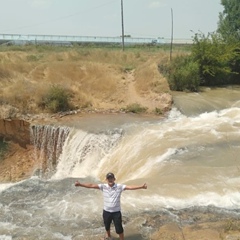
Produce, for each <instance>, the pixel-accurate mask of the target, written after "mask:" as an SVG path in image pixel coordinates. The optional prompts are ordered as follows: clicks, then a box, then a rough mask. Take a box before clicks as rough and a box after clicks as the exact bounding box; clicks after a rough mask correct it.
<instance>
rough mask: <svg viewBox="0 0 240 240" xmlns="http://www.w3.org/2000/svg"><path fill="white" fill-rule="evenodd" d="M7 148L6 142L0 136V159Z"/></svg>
mask: <svg viewBox="0 0 240 240" xmlns="http://www.w3.org/2000/svg"><path fill="white" fill-rule="evenodd" d="M7 150H8V144H7V142H5V141H4V140H3V139H1V138H0V160H2V159H3V158H4V155H5V154H6V152H7Z"/></svg>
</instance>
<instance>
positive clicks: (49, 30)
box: [0, 0, 223, 39]
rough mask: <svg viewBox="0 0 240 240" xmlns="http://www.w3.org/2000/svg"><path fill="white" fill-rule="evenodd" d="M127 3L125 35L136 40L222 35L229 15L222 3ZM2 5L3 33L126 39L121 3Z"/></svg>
mask: <svg viewBox="0 0 240 240" xmlns="http://www.w3.org/2000/svg"><path fill="white" fill-rule="evenodd" d="M122 1H123V19H124V33H125V35H131V36H132V37H151V38H153V37H154V38H155V37H156V38H157V37H160V38H166V39H167V38H171V32H172V29H173V38H174V39H191V38H192V37H193V36H194V33H198V32H201V33H204V34H208V33H209V32H214V31H216V29H217V24H218V20H219V13H220V12H222V11H223V7H222V5H221V0H122ZM0 6H1V7H0V34H22V35H29V34H39V35H70V36H102V37H108V36H109V37H115V36H121V34H122V23H121V0H0ZM171 12H172V14H171ZM172 17H173V18H172ZM172 19H173V21H172ZM172 26H173V28H172Z"/></svg>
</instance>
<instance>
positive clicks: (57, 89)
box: [39, 85, 72, 113]
mask: <svg viewBox="0 0 240 240" xmlns="http://www.w3.org/2000/svg"><path fill="white" fill-rule="evenodd" d="M69 98H70V94H69V92H68V91H67V90H66V89H64V88H62V87H61V86H56V85H53V86H51V87H50V89H49V91H48V92H47V94H46V95H45V96H43V97H42V100H41V101H40V103H39V106H40V107H41V108H43V109H47V110H49V111H50V112H53V113H56V112H61V111H67V110H70V109H72V107H71V106H70V103H69Z"/></svg>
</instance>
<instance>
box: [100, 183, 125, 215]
mask: <svg viewBox="0 0 240 240" xmlns="http://www.w3.org/2000/svg"><path fill="white" fill-rule="evenodd" d="M98 187H99V189H100V190H101V191H102V192H103V201H104V206H103V209H104V210H105V211H107V212H118V211H121V203H120V198H121V193H122V191H124V189H125V187H126V185H122V184H116V183H115V184H114V185H113V186H112V187H110V186H109V185H108V184H98Z"/></svg>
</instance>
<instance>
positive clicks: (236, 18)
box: [159, 0, 240, 91]
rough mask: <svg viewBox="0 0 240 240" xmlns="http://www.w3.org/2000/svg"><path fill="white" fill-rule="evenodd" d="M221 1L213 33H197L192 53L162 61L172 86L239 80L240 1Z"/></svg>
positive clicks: (181, 88)
mask: <svg viewBox="0 0 240 240" xmlns="http://www.w3.org/2000/svg"><path fill="white" fill-rule="evenodd" d="M221 4H222V5H223V7H224V10H223V12H222V13H219V21H218V28H217V30H216V31H215V32H214V33H208V34H207V35H205V34H203V33H201V32H198V33H195V34H194V37H193V45H192V48H191V52H190V54H188V55H185V56H177V57H175V58H174V59H173V60H172V61H171V62H170V63H168V64H165V65H159V69H160V71H161V72H163V73H165V75H166V76H167V79H168V81H169V85H170V88H171V89H172V90H176V91H199V87H200V86H218V85H227V84H240V78H239V74H240V1H239V0H221Z"/></svg>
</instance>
